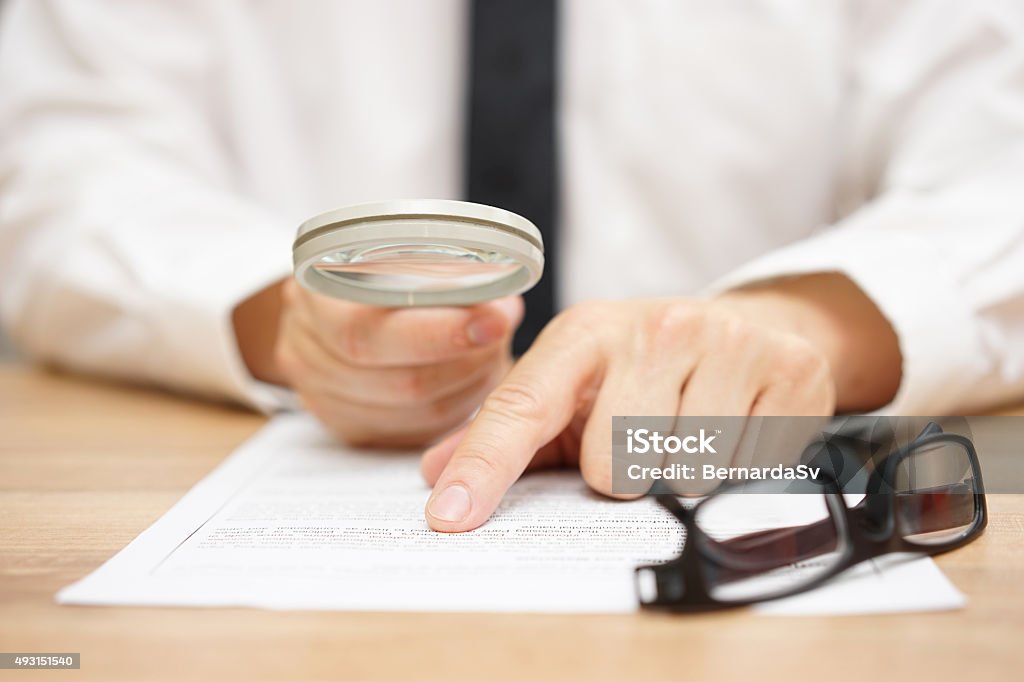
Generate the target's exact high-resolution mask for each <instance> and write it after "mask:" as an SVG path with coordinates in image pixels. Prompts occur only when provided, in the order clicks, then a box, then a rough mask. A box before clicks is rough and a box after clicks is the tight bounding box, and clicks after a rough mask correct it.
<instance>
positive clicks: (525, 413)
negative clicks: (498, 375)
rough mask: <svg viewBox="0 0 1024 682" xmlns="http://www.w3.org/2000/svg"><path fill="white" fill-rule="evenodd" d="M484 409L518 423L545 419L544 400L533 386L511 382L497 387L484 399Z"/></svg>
mask: <svg viewBox="0 0 1024 682" xmlns="http://www.w3.org/2000/svg"><path fill="white" fill-rule="evenodd" d="M483 409H484V410H485V411H487V412H489V413H490V414H492V415H496V416H499V417H504V418H507V419H510V420H512V421H516V422H524V421H525V422H538V421H541V420H542V419H543V418H544V413H545V406H544V399H543V397H542V396H541V394H540V392H539V391H538V390H537V389H536V388H534V387H533V386H531V385H529V384H527V383H524V382H516V381H509V382H505V383H503V384H501V385H499V386H497V387H496V388H495V389H494V390H493V391H491V393H490V394H489V395H488V396H487V398H486V399H484V405H483Z"/></svg>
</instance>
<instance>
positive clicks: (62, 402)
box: [0, 366, 1024, 682]
mask: <svg viewBox="0 0 1024 682" xmlns="http://www.w3.org/2000/svg"><path fill="white" fill-rule="evenodd" d="M263 421H264V420H263V418H261V417H259V416H256V415H253V414H249V413H246V412H243V411H240V410H237V409H233V408H229V407H222V406H215V405H209V404H203V403H199V402H194V401H189V400H186V399H181V398H177V397H173V396H169V395H166V394H162V393H158V392H151V391H147V390H144V389H138V388H128V387H124V386H118V385H112V384H104V383H98V382H92V381H88V380H83V379H77V378H72V377H67V376H62V375H58V374H53V373H47V372H44V371H41V370H38V369H30V368H23V367H16V366H6V367H5V366H0V651H8V652H14V651H25V652H32V651H35V652H64V651H77V652H81V654H82V668H81V670H79V671H66V670H53V671H42V670H37V671H32V672H16V671H8V670H0V682H3V680H7V679H15V677H16V676H20V677H21V678H24V679H31V680H45V679H51V678H52V679H62V680H67V679H100V680H142V679H182V680H184V679H236V678H237V679H244V680H256V679H284V680H306V679H343V680H360V679H369V678H386V679H414V678H415V679H440V680H450V679H457V678H463V677H465V678H470V677H472V678H478V679H485V680H494V679H510V680H534V679H556V678H561V679H575V678H581V679H617V680H641V681H643V680H646V679H650V678H656V679H657V678H660V679H673V680H678V681H680V682H681V681H683V680H701V679H752V680H753V679H764V678H769V679H776V678H778V679H782V678H783V677H788V678H790V679H804V678H806V677H809V676H811V675H820V676H821V678H822V679H825V680H827V679H831V678H835V677H838V678H841V679H857V680H869V681H870V680H873V679H876V678H879V677H883V678H890V677H895V676H896V675H900V676H906V677H903V679H913V680H916V679H931V680H934V679H953V680H958V681H964V680H968V679H982V680H990V679H1010V678H1011V677H1014V678H1017V679H1019V676H1020V675H1021V670H1024V496H1008V495H993V496H991V497H990V501H989V504H990V508H991V512H992V514H991V517H992V518H991V524H990V526H989V529H988V531H987V533H986V534H985V536H984V537H982V538H981V539H980V540H979V541H977V542H976V543H974V544H972V545H970V546H968V547H966V548H964V549H961V550H959V551H956V552H954V553H952V554H949V555H946V556H943V557H940V558H939V559H938V561H939V565H940V566H941V567H942V569H943V571H945V573H946V575H948V576H949V577H950V579H952V581H953V582H954V583H955V584H956V585H957V586H958V587H959V588H960V589H961V590H963V591H964V592H966V593H967V595H968V596H969V598H970V604H969V606H968V607H967V609H966V610H963V611H957V612H950V613H937V614H909V615H889V616H856V617H849V616H847V617H814V618H811V617H790V618H782V617H767V616H758V615H754V614H751V613H746V612H732V613H723V614H712V615H701V616H689V617H671V616H663V615H656V614H647V613H644V614H638V615H632V616H623V615H617V616H557V615H555V616H549V615H543V616H541V615H486V614H480V615H451V614H383V613H302V612H295V613H288V612H285V613H280V612H269V611H257V610H246V609H156V608H92V607H61V606H57V605H56V604H55V603H54V601H53V595H54V593H55V592H56V591H57V590H58V589H59V588H61V587H63V586H65V585H67V584H69V583H71V582H73V581H75V580H77V579H78V578H81V577H82V576H84V575H85V574H87V573H89V572H90V571H92V570H93V569H95V568H96V567H98V566H99V565H100V564H101V563H103V562H104V561H105V560H107V559H108V558H110V557H111V556H113V555H114V554H115V553H116V552H117V551H118V550H120V549H121V548H122V547H123V546H124V545H125V544H127V543H128V542H129V541H130V540H131V539H132V538H134V537H135V536H136V535H137V534H138V533H139V532H140V531H142V530H143V529H144V528H146V527H147V526H149V525H150V524H151V523H152V522H154V521H155V520H156V519H157V518H158V517H159V516H160V515H161V514H163V513H164V512H165V511H166V510H167V509H168V508H169V507H171V505H172V504H174V503H175V502H176V501H177V500H178V499H179V498H180V497H181V496H182V494H183V493H184V492H185V491H186V490H187V489H188V488H189V487H190V486H191V485H193V484H194V483H195V482H196V481H198V480H199V479H200V478H202V477H203V476H204V475H206V474H207V473H208V472H209V471H210V470H211V469H212V468H213V467H214V466H215V465H216V464H217V463H218V462H219V461H220V460H221V459H222V458H223V457H224V456H225V455H226V454H228V453H229V452H230V451H231V450H232V449H233V448H234V447H235V446H236V445H238V444H239V443H240V442H242V441H243V440H244V439H245V438H246V437H248V436H249V435H251V434H252V433H253V432H254V431H256V430H257V429H258V428H259V427H260V425H261V424H262V423H263Z"/></svg>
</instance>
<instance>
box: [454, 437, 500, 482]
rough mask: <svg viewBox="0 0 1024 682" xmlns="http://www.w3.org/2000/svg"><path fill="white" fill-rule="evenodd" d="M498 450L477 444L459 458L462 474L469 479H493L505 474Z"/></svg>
mask: <svg viewBox="0 0 1024 682" xmlns="http://www.w3.org/2000/svg"><path fill="white" fill-rule="evenodd" d="M501 462H502V458H501V452H500V450H499V449H498V448H495V447H493V446H489V445H487V444H482V443H477V444H476V445H474V446H473V448H472V449H469V450H466V451H465V452H463V453H462V454H461V455H460V456H459V469H460V473H461V474H463V475H465V476H466V477H468V478H482V479H485V480H486V479H493V478H495V477H498V476H501V475H502V474H503V473H504V467H503V466H502V465H501Z"/></svg>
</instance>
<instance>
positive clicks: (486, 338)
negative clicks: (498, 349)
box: [466, 314, 506, 346]
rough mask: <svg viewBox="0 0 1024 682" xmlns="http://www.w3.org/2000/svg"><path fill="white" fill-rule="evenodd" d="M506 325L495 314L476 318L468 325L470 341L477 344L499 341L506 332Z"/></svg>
mask: <svg viewBox="0 0 1024 682" xmlns="http://www.w3.org/2000/svg"><path fill="white" fill-rule="evenodd" d="M505 327H506V325H505V324H504V323H503V322H502V321H501V320H499V319H497V318H495V317H494V315H493V314H492V315H484V316H482V317H478V318H476V319H474V320H473V321H472V322H470V323H469V325H468V326H467V327H466V336H467V337H468V338H469V342H470V343H472V344H474V345H477V346H485V345H487V344H488V343H493V342H494V341H497V340H498V339H500V338H501V337H502V336H504V334H505Z"/></svg>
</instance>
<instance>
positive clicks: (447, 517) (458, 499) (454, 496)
mask: <svg viewBox="0 0 1024 682" xmlns="http://www.w3.org/2000/svg"><path fill="white" fill-rule="evenodd" d="M470 506H472V500H470V499H469V491H468V490H466V488H465V486H461V485H458V484H455V485H450V486H448V487H447V488H445V489H444V490H442V491H441V494H440V495H435V496H434V498H433V499H432V500H430V504H429V505H427V511H429V512H430V515H431V516H433V517H434V518H435V519H438V520H440V521H448V522H451V523H456V522H458V521H461V520H463V519H464V518H466V517H467V516H469V508H470Z"/></svg>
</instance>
